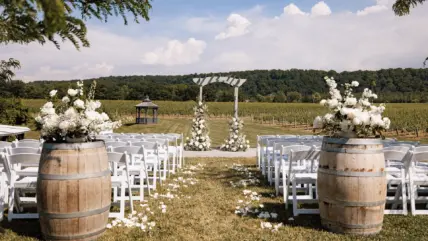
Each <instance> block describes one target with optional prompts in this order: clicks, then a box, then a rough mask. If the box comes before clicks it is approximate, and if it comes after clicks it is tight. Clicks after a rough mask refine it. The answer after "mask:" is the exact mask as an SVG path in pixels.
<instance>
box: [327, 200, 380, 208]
mask: <svg viewBox="0 0 428 241" xmlns="http://www.w3.org/2000/svg"><path fill="white" fill-rule="evenodd" d="M322 201H323V202H327V203H331V204H336V205H340V206H344V207H377V206H381V205H382V206H383V205H385V202H386V200H381V201H374V202H350V201H344V200H331V199H328V198H323V199H322Z"/></svg>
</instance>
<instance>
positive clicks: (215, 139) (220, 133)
mask: <svg viewBox="0 0 428 241" xmlns="http://www.w3.org/2000/svg"><path fill="white" fill-rule="evenodd" d="M244 121H245V122H244V123H245V126H244V130H243V133H244V134H245V135H247V139H248V140H250V145H251V146H252V147H255V144H256V137H257V135H281V134H294V135H308V134H312V132H311V131H310V130H304V129H302V128H291V127H284V126H280V125H267V124H260V123H251V120H250V119H249V118H244ZM191 122H192V120H191V119H183V118H177V119H161V120H160V121H159V123H158V124H156V125H142V124H140V125H137V124H133V123H125V124H123V126H122V127H120V128H119V129H117V130H115V132H117V133H122V132H123V133H183V134H184V136H185V137H186V136H189V134H190V130H191V125H192V123H191ZM208 128H209V130H210V137H211V141H212V144H213V146H214V147H217V146H220V145H221V144H223V141H224V139H225V138H226V137H227V136H228V131H229V124H228V120H227V119H209V120H208ZM390 133H391V134H393V133H394V132H390ZM39 136H40V134H39V132H38V131H30V132H27V133H26V134H25V138H35V139H37V138H39ZM391 137H393V136H391ZM399 139H400V140H411V141H415V140H419V141H420V142H421V143H428V138H427V137H422V136H421V137H420V138H416V137H414V136H401V137H399Z"/></svg>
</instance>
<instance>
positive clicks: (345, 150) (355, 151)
mask: <svg viewBox="0 0 428 241" xmlns="http://www.w3.org/2000/svg"><path fill="white" fill-rule="evenodd" d="M322 150H323V151H325V152H335V153H349V154H382V153H383V150H382V149H377V150H376V149H372V150H361V149H349V148H323V149H322Z"/></svg>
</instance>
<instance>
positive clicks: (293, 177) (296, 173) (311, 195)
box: [286, 148, 320, 216]
mask: <svg viewBox="0 0 428 241" xmlns="http://www.w3.org/2000/svg"><path fill="white" fill-rule="evenodd" d="M319 156H320V150H318V149H315V148H311V149H310V150H304V151H294V150H291V151H290V157H289V163H288V175H287V176H288V177H287V179H288V181H289V182H291V187H292V195H293V198H292V199H293V216H298V215H299V214H319V209H318V208H316V209H308V208H301V207H299V204H302V203H305V204H314V203H317V202H318V200H317V199H318V197H317V196H316V182H317V173H316V171H315V169H314V168H313V167H314V166H315V165H314V163H315V162H317V160H318V159H319ZM295 162H297V163H299V162H300V165H299V167H303V168H305V169H306V171H303V170H302V169H299V168H297V166H293V163H295ZM301 184H303V185H305V186H307V191H306V192H305V194H303V195H301V194H300V193H297V185H301ZM313 186H315V190H314V189H313ZM287 199H288V197H287ZM286 205H287V203H286ZM287 206H288V205H287ZM287 206H286V208H287Z"/></svg>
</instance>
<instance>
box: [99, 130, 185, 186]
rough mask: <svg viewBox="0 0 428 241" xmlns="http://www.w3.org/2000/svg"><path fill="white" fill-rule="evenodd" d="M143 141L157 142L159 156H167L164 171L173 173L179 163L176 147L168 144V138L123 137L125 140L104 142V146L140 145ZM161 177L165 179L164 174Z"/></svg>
mask: <svg viewBox="0 0 428 241" xmlns="http://www.w3.org/2000/svg"><path fill="white" fill-rule="evenodd" d="M145 142H154V143H157V144H158V151H159V155H160V156H161V157H164V156H168V158H167V159H166V163H165V165H166V166H167V168H166V169H165V172H166V173H168V174H170V173H175V172H176V168H179V166H180V165H179V164H177V161H178V160H177V159H178V158H177V154H178V153H177V150H178V149H176V148H173V147H170V146H169V139H168V138H145V139H125V140H124V139H119V140H118V141H112V142H106V147H119V146H141V145H142V143H145ZM146 148H147V147H146ZM178 155H179V154H178ZM169 157H171V158H172V159H171V160H172V162H171V163H170V161H169ZM163 159H164V158H162V161H163ZM162 178H163V179H165V178H166V175H165V176H162Z"/></svg>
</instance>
